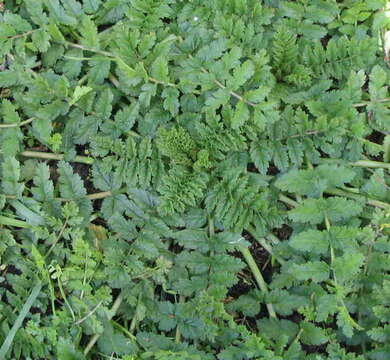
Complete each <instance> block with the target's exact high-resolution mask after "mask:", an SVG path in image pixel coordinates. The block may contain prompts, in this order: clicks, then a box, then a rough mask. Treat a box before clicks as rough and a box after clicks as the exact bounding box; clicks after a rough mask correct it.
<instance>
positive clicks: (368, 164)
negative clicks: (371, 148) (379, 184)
mask: <svg viewBox="0 0 390 360" xmlns="http://www.w3.org/2000/svg"><path fill="white" fill-rule="evenodd" d="M351 165H352V166H356V167H365V168H374V169H380V168H382V169H387V170H390V163H384V162H380V161H372V160H359V161H356V162H354V163H351Z"/></svg>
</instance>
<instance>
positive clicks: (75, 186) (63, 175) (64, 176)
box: [58, 161, 87, 200]
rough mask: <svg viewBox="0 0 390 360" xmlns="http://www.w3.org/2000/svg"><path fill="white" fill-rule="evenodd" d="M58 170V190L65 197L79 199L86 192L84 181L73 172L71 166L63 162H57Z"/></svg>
mask: <svg viewBox="0 0 390 360" xmlns="http://www.w3.org/2000/svg"><path fill="white" fill-rule="evenodd" d="M58 172H59V174H60V177H59V182H60V192H61V196H62V197H63V198H65V199H75V200H76V199H79V198H82V197H84V196H85V195H86V194H87V191H86V190H85V188H84V183H83V181H82V180H81V177H80V175H79V174H74V173H73V169H72V167H71V166H70V165H69V164H68V163H66V162H64V161H60V162H59V163H58Z"/></svg>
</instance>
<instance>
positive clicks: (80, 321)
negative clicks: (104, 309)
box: [73, 300, 103, 325]
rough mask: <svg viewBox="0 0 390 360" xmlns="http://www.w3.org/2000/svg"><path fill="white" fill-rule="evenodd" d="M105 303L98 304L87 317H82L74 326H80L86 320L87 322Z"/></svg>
mask: <svg viewBox="0 0 390 360" xmlns="http://www.w3.org/2000/svg"><path fill="white" fill-rule="evenodd" d="M102 303H103V301H102V300H101V301H99V302H98V304H97V305H96V306H95V307H94V308H93V309H92V310H91V311H90V312H89V313H88V314H87V315H85V316H84V317H82V318H81V319H79V320H77V321H75V322H74V323H73V324H74V325H80V324H81V323H82V322H84V321H85V320H87V319H88V318H89V317H90V316H92V315H93V313H94V312H95V311H96V310H97V309H98V308H99V306H100V305H101V304H102Z"/></svg>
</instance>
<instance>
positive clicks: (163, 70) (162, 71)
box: [151, 56, 169, 83]
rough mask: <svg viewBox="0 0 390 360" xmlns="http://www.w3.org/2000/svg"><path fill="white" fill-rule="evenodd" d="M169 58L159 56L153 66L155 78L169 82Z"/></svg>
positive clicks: (152, 72) (152, 71) (152, 70)
mask: <svg viewBox="0 0 390 360" xmlns="http://www.w3.org/2000/svg"><path fill="white" fill-rule="evenodd" d="M168 74H169V67H168V60H167V59H166V58H164V57H162V56H159V57H158V58H157V59H156V60H155V61H154V62H153V64H152V66H151V75H152V77H153V78H154V79H156V80H157V81H161V82H163V83H164V82H169V77H168Z"/></svg>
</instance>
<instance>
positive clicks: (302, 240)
mask: <svg viewBox="0 0 390 360" xmlns="http://www.w3.org/2000/svg"><path fill="white" fill-rule="evenodd" d="M289 245H290V246H291V247H293V248H294V249H296V250H299V251H305V252H309V253H314V254H326V253H327V251H328V248H329V239H328V232H327V231H319V230H307V231H303V232H301V233H299V234H297V235H295V236H293V237H292V238H291V239H290V241H289Z"/></svg>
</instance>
